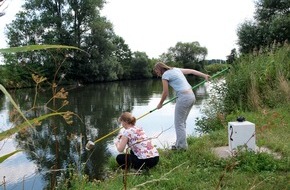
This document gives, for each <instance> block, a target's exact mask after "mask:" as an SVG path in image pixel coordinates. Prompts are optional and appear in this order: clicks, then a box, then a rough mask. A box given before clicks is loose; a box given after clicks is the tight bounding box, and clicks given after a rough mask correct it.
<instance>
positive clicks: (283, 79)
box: [224, 46, 290, 113]
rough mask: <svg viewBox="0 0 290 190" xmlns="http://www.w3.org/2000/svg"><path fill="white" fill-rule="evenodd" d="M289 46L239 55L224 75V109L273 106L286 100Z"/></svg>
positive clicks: (254, 108) (288, 75)
mask: <svg viewBox="0 0 290 190" xmlns="http://www.w3.org/2000/svg"><path fill="white" fill-rule="evenodd" d="M289 60H290V55H289V47H288V46H285V47H284V48H281V49H279V50H276V52H275V53H265V54H261V55H260V56H257V57H255V56H253V55H247V56H243V57H242V58H240V59H239V60H238V61H237V63H236V64H235V66H234V67H233V68H232V69H231V70H230V72H229V74H228V75H227V76H226V86H227V87H226V88H225V90H226V92H225V95H226V96H225V100H224V105H225V108H226V113H231V112H233V111H236V110H257V109H260V108H264V107H277V106H279V105H281V104H285V103H286V104H287V103H288V102H289V95H288V94H289V93H288V92H289V89H290V86H289V78H290V74H289V69H290V68H289V67H290V65H289Z"/></svg>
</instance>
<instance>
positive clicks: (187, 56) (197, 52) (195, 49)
mask: <svg viewBox="0 0 290 190" xmlns="http://www.w3.org/2000/svg"><path fill="white" fill-rule="evenodd" d="M206 55H207V49H206V48H205V47H201V46H200V44H199V43H198V42H191V43H182V42H177V44H176V45H175V46H174V47H170V48H169V49H168V52H167V53H166V54H163V55H162V56H161V59H162V61H164V62H166V63H176V64H178V65H179V66H180V67H186V68H192V69H197V70H202V69H203V64H204V60H205V56H206ZM170 65H172V64H170Z"/></svg>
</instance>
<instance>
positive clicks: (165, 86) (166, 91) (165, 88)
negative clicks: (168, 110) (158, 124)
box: [157, 79, 169, 109]
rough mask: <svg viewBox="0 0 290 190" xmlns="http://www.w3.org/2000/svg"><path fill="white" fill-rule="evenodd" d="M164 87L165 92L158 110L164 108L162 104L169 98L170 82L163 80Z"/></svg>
mask: <svg viewBox="0 0 290 190" xmlns="http://www.w3.org/2000/svg"><path fill="white" fill-rule="evenodd" d="M162 86H163V91H162V96H161V100H160V102H159V104H158V105H157V109H160V108H162V104H163V102H164V101H165V99H166V97H167V96H168V93H169V91H168V81H167V80H164V79H163V80H162Z"/></svg>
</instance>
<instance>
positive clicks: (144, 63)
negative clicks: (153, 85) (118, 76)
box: [131, 52, 152, 79]
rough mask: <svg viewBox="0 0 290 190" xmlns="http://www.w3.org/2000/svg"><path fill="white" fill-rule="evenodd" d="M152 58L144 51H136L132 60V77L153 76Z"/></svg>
mask: <svg viewBox="0 0 290 190" xmlns="http://www.w3.org/2000/svg"><path fill="white" fill-rule="evenodd" d="M151 71H152V68H150V60H149V58H148V56H147V55H146V53H144V52H134V53H133V57H132V61H131V78H133V79H143V78H151V77H152V72H151Z"/></svg>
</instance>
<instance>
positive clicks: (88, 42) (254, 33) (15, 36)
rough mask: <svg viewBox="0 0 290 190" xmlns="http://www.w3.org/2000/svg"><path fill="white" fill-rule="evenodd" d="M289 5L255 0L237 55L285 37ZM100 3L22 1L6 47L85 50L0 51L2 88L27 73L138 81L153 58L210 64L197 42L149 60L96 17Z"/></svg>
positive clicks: (289, 31) (17, 83)
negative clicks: (50, 46) (49, 46)
mask: <svg viewBox="0 0 290 190" xmlns="http://www.w3.org/2000/svg"><path fill="white" fill-rule="evenodd" d="M289 4H290V3H289V1H284V0H277V1H272V0H259V1H257V2H256V10H255V17H254V19H255V20H254V21H245V22H244V23H243V24H241V25H240V26H239V28H238V30H237V35H238V45H239V52H240V54H241V55H242V54H246V53H251V52H252V51H253V50H254V49H255V48H261V47H267V46H269V45H270V44H271V43H273V41H277V42H281V43H282V42H283V41H285V40H289V36H290V28H289V27H290V15H289V10H290V9H289V7H290V5H289ZM104 6H105V1H104V0H94V1H87V0H81V1H79V0H55V1H50V0H41V1H40V0H30V1H26V2H25V3H24V5H23V10H22V11H21V12H19V13H18V14H17V15H16V18H15V20H14V21H13V22H12V23H11V24H9V25H7V30H6V36H7V39H8V45H9V46H10V47H19V46H27V45H35V44H61V45H69V46H75V47H78V48H80V49H82V50H84V51H85V52H86V53H84V52H81V51H75V50H65V51H64V50H50V51H45V52H44V51H35V52H21V53H15V54H5V55H4V60H5V66H2V67H1V69H0V72H1V75H2V78H1V79H0V82H1V83H2V84H4V85H5V86H6V87H21V86H22V87H23V86H30V85H32V84H33V81H32V79H31V73H33V74H37V75H41V76H45V77H47V78H48V79H58V80H60V81H62V82H63V83H74V82H78V83H95V82H102V81H114V80H126V79H143V78H151V77H153V73H152V67H153V64H154V63H155V62H156V61H157V60H161V61H165V62H167V63H169V64H171V65H172V66H179V67H188V68H193V69H197V70H202V69H203V68H204V66H205V65H206V64H210V63H213V62H214V61H213V60H210V61H209V60H206V59H205V58H206V55H207V48H206V47H202V46H201V45H200V44H199V42H198V41H194V42H187V43H182V42H177V43H176V45H175V46H174V47H169V48H168V51H167V52H165V53H163V54H162V55H160V57H159V58H158V59H157V58H156V59H155V58H153V59H150V58H149V57H148V56H147V54H146V53H145V52H138V51H137V52H132V51H131V50H130V47H129V46H128V44H126V42H125V40H124V39H123V38H122V37H121V36H118V35H117V34H116V33H115V32H114V29H113V25H112V23H110V22H109V21H108V20H107V19H106V18H105V17H103V16H101V14H100V11H101V10H102V8H103V7H104ZM2 16H3V15H2ZM4 16H5V15H4ZM237 57H238V53H237V50H236V49H233V50H232V51H231V53H230V55H228V56H227V63H230V64H231V63H233V62H234V61H235V59H236V58H237ZM218 62H219V63H222V61H220V60H218ZM56 71H57V72H56Z"/></svg>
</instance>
